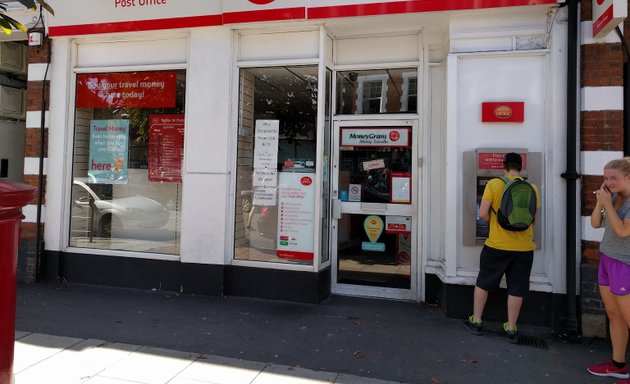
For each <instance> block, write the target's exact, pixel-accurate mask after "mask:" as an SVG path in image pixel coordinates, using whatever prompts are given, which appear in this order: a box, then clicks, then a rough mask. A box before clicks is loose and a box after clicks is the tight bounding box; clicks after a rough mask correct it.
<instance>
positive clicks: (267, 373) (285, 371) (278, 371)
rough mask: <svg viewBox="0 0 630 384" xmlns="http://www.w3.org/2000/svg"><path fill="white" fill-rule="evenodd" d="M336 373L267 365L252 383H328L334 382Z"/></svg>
mask: <svg viewBox="0 0 630 384" xmlns="http://www.w3.org/2000/svg"><path fill="white" fill-rule="evenodd" d="M336 377H337V374H336V373H331V372H322V371H314V370H310V369H304V368H295V367H287V366H281V365H269V366H267V367H265V369H264V370H263V371H262V372H261V373H260V375H258V376H257V377H256V379H255V380H254V381H253V382H252V384H328V383H334V382H335V378H336Z"/></svg>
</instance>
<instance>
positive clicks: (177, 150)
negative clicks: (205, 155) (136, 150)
mask: <svg viewBox="0 0 630 384" xmlns="http://www.w3.org/2000/svg"><path fill="white" fill-rule="evenodd" d="M183 158H184V115H183V114H178V115H150V116H149V181H154V182H164V183H181V182H182V160H183Z"/></svg>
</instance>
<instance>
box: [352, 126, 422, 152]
mask: <svg viewBox="0 0 630 384" xmlns="http://www.w3.org/2000/svg"><path fill="white" fill-rule="evenodd" d="M410 132H411V130H410V128H409V127H361V128H358V127H352V128H347V127H346V128H341V146H344V147H394V148H395V147H398V148H406V147H409V144H410V140H409V136H410Z"/></svg>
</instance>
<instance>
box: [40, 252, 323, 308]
mask: <svg viewBox="0 0 630 384" xmlns="http://www.w3.org/2000/svg"><path fill="white" fill-rule="evenodd" d="M41 265H42V268H41V271H40V280H43V281H47V282H55V281H67V282H69V283H78V284H92V285H104V286H113V287H125V288H138V289H149V290H151V289H156V290H162V291H172V292H180V293H185V294H194V295H205V296H248V297H258V298H264V299H274V300H288V301H295V302H303V303H319V302H321V301H322V300H324V299H326V298H327V297H328V296H330V269H325V270H323V271H321V272H319V273H315V272H301V271H285V270H277V269H263V268H251V267H242V266H233V265H207V264H189V263H181V262H179V261H165V260H150V259H140V258H129V257H116V256H103V255H91V254H79V253H66V252H50V251H47V252H46V253H45V255H44V259H43V260H42V264H41Z"/></svg>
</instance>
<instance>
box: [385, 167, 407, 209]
mask: <svg viewBox="0 0 630 384" xmlns="http://www.w3.org/2000/svg"><path fill="white" fill-rule="evenodd" d="M390 191H391V192H390V194H391V196H390V202H392V203H402V204H409V203H411V174H410V173H409V172H392V173H391V188H390Z"/></svg>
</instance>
